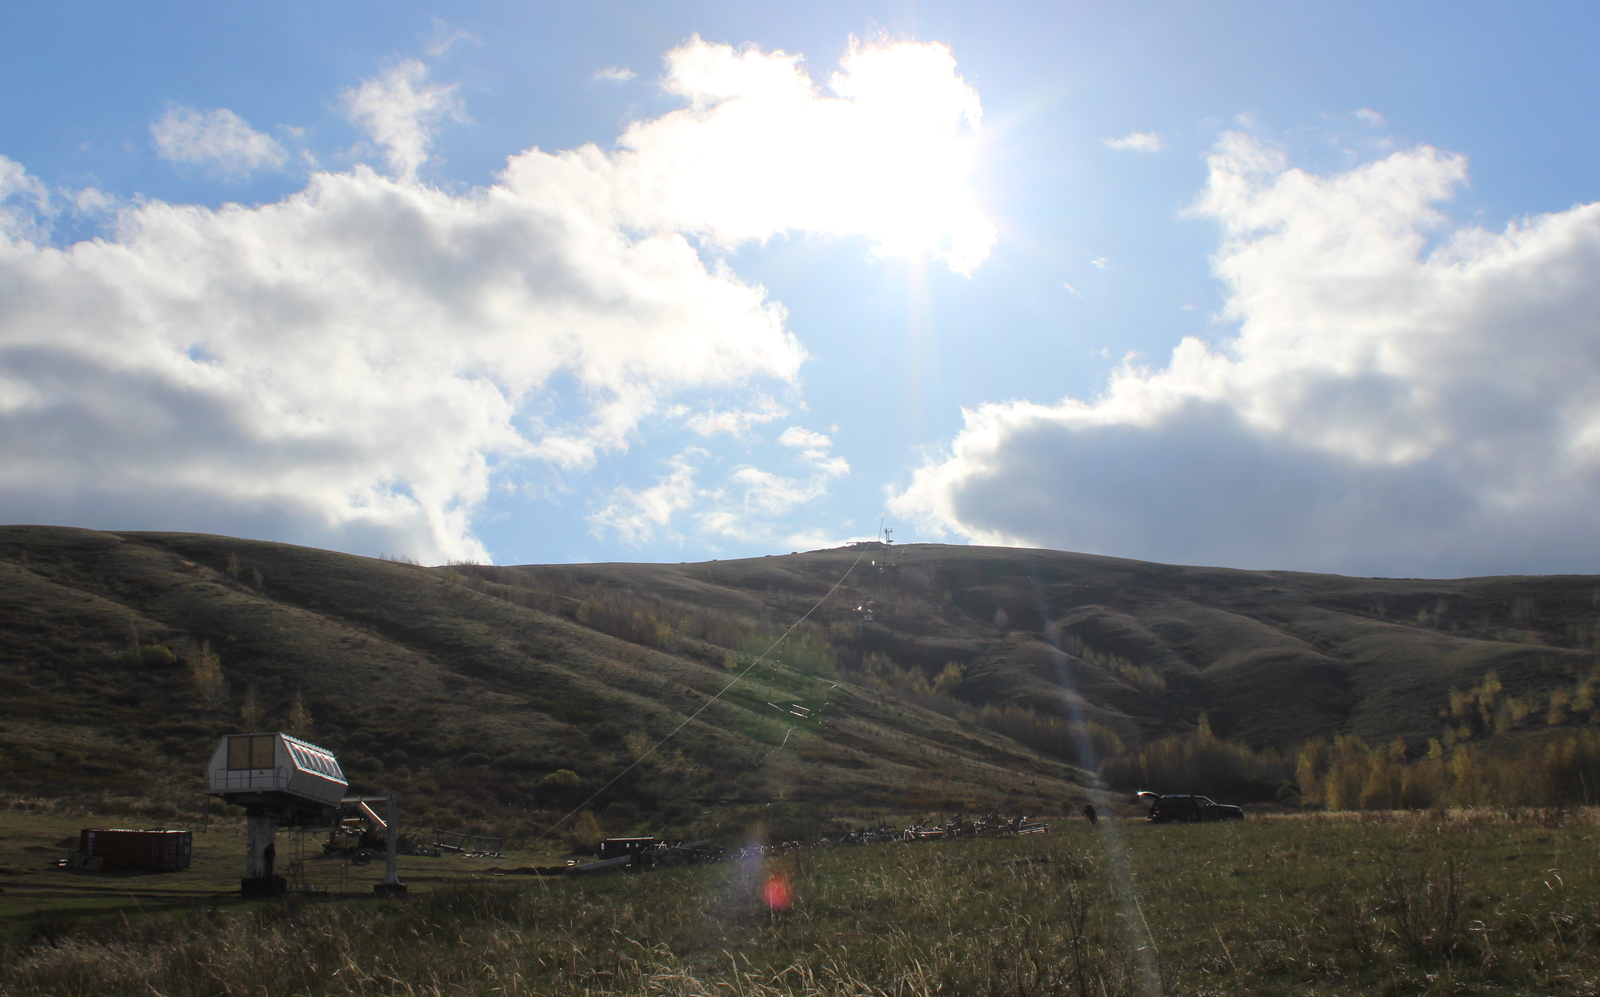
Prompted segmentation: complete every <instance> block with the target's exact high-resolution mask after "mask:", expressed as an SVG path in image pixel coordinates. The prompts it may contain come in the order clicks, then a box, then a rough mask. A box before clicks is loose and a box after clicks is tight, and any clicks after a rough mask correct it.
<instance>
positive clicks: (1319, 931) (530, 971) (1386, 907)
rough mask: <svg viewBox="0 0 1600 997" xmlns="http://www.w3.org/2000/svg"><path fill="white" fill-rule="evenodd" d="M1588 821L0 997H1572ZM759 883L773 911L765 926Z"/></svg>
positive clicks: (182, 952) (666, 880)
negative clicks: (1157, 995) (235, 996)
mask: <svg viewBox="0 0 1600 997" xmlns="http://www.w3.org/2000/svg"><path fill="white" fill-rule="evenodd" d="M1596 821H1597V817H1596V815H1595V814H1594V813H1592V812H1589V813H1583V814H1570V813H1554V812H1551V813H1526V814H1522V815H1512V816H1510V817H1508V816H1507V815H1503V814H1500V815H1497V814H1492V813H1468V814H1461V813H1459V812H1457V813H1452V814H1450V815H1449V816H1448V818H1441V817H1440V816H1439V815H1429V814H1421V815H1374V816H1368V817H1366V818H1364V819H1357V818H1353V817H1352V818H1348V819H1345V818H1320V819H1318V818H1283V819H1263V820H1250V821H1247V822H1245V823H1243V824H1226V825H1198V826H1161V827H1152V826H1148V825H1145V824H1143V823H1138V822H1131V821H1124V822H1116V823H1115V824H1114V825H1113V824H1112V822H1106V821H1103V822H1102V823H1101V825H1100V826H1099V827H1098V828H1090V827H1089V826H1088V825H1087V824H1086V823H1085V822H1083V821H1081V820H1080V821H1076V822H1072V823H1069V824H1058V825H1057V826H1056V827H1054V828H1052V831H1051V833H1050V834H1048V835H1044V836H1030V837H1026V838H1019V839H1011V840H998V841H996V840H980V841H955V842H945V843H919V844H891V845H878V846H869V847H862V848H834V849H819V850H814V851H810V852H804V853H800V854H797V855H789V856H778V857H773V858H768V859H766V860H764V861H762V862H750V863H737V862H733V863H727V864H724V865H719V866H711V867H699V868H688V869H676V870H662V871H657V872H653V873H645V874H637V875H628V874H616V875H612V876H609V877H595V878H592V879H583V880H564V879H563V880H539V881H533V882H516V883H511V882H505V881H499V882H479V883H472V884H466V885H450V884H445V883H439V884H434V885H432V886H431V887H426V888H419V889H417V890H416V891H415V892H414V895H413V897H412V898H411V899H409V900H407V901H404V902H375V901H363V902H344V903H336V902H335V903H306V904H298V903H292V902H291V903H289V904H283V903H274V904H261V905H255V906H238V907H234V908H230V909H225V910H223V911H221V912H218V911H200V912H194V913H189V914H184V915H181V916H176V917H162V918H147V919H143V920H138V919H134V920H130V921H128V922H126V923H121V924H116V925H109V926H107V925H102V926H98V927H95V926H88V927H84V928H82V929H79V930H76V931H73V930H67V929H61V928H56V929H54V930H53V932H52V933H51V934H49V936H48V937H43V936H41V937H39V938H36V939H35V940H34V941H33V942H31V943H30V944H27V945H17V944H14V945H13V947H12V948H11V949H10V950H8V951H6V952H5V953H4V959H3V960H0V961H3V964H4V968H3V969H0V993H5V994H7V995H12V994H15V995H24V994H52V995H59V997H69V995H75V994H96V995H99V994H106V995H118V994H130V995H131V994H150V993H159V994H162V995H166V997H187V995H201V994H205V995H211V994H225V993H247V992H248V993H253V994H263V995H280V994H282V995H289V994H319V995H322V994H326V995H344V994H372V995H378V994H452V995H467V994H484V995H487V994H578V993H588V994H596V995H601V994H646V993H651V994H684V995H688V994H728V995H733V994H760V995H769V994H772V995H775V994H780V993H782V994H815V995H833V994H880V993H882V994H903V995H920V994H935V993H941V994H996V995H998V994H1007V995H1010V994H1015V995H1018V997H1020V995H1023V994H1028V995H1035V994H1063V995H1065V994H1077V993H1083V992H1087V993H1095V994H1106V995H1115V994H1144V993H1150V992H1162V993H1167V994H1174V995H1189V994H1193V995H1201V994H1238V993H1248V994H1268V995H1276V994H1283V995H1288V994H1297V995H1300V994H1328V995H1334V994H1352V995H1354V994H1373V993H1380V994H1440V995H1444V994H1486V995H1487V994H1524V993H1540V994H1574V995H1576V994H1586V993H1592V992H1593V990H1594V988H1595V986H1596V983H1597V980H1600V880H1597V870H1596V854H1597V853H1596V847H1597V845H1600V827H1597V823H1596ZM1119 855H1120V856H1121V857H1120V858H1119ZM1119 870H1125V871H1123V872H1119ZM775 874H776V875H781V876H784V877H786V878H787V880H788V881H789V883H790V884H791V886H792V892H793V903H792V906H790V907H789V908H788V909H787V910H781V911H773V910H770V909H769V908H768V906H767V905H766V904H765V903H764V902H763V889H762V887H763V884H764V882H765V881H766V880H767V878H768V877H770V876H772V875H775ZM1080 984H1081V988H1080ZM1150 986H1154V988H1155V989H1154V990H1152V989H1149V987H1150Z"/></svg>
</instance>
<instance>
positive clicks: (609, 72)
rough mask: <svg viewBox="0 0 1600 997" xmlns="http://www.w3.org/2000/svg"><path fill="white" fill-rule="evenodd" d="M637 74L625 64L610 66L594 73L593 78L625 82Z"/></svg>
mask: <svg viewBox="0 0 1600 997" xmlns="http://www.w3.org/2000/svg"><path fill="white" fill-rule="evenodd" d="M638 75H639V74H638V73H635V72H634V71H633V70H631V69H629V68H628V67H627V66H610V67H607V68H605V69H602V70H600V71H599V72H597V73H595V74H594V78H595V79H597V80H608V81H610V82H612V83H626V82H628V81H629V80H631V79H633V78H634V77H635V76H638Z"/></svg>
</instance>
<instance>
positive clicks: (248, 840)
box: [206, 734, 398, 897]
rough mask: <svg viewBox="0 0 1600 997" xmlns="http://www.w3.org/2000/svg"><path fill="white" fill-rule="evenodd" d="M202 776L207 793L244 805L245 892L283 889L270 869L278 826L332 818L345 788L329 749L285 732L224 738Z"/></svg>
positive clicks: (275, 892)
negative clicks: (203, 776) (204, 776)
mask: <svg viewBox="0 0 1600 997" xmlns="http://www.w3.org/2000/svg"><path fill="white" fill-rule="evenodd" d="M206 781H207V783H208V788H207V795H210V796H220V797H221V798H222V799H223V801H224V802H227V803H231V804H233V805H235V806H240V807H244V811H245V876H244V878H243V879H242V880H240V882H239V889H240V893H241V894H243V895H244V896H246V897H253V896H255V897H259V896H276V895H278V894H280V893H282V892H283V891H284V888H285V881H284V879H283V877H282V876H278V875H276V871H275V868H274V865H275V861H276V857H277V847H276V845H275V844H274V841H273V839H274V838H275V836H276V835H277V832H278V828H280V827H285V826H287V827H320V826H325V825H329V824H334V823H337V821H338V817H339V804H340V801H341V800H343V799H344V794H345V791H346V790H348V789H349V788H350V784H349V783H348V782H347V781H346V780H345V777H344V772H343V770H341V769H340V768H339V761H338V759H336V758H334V757H333V752H331V751H329V750H327V749H326V748H319V747H317V746H316V745H315V744H310V743H308V742H306V741H302V740H300V739H299V738H296V737H290V736H289V735H288V734H231V735H229V736H227V737H224V738H223V739H222V742H221V743H220V744H218V745H217V750H216V751H215V752H213V753H212V755H211V764H209V765H208V766H206ZM391 816H392V815H391ZM392 851H393V849H391V853H392ZM396 882H398V880H397V881H396Z"/></svg>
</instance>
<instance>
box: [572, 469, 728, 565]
mask: <svg viewBox="0 0 1600 997" xmlns="http://www.w3.org/2000/svg"><path fill="white" fill-rule="evenodd" d="M704 456H706V453H705V451H703V450H697V449H694V448H691V449H689V450H686V451H684V452H683V453H681V454H679V455H678V456H676V457H674V458H672V461H671V464H672V471H671V472H670V473H668V474H666V475H665V476H663V477H662V478H660V479H659V480H658V481H657V482H656V483H655V484H654V485H652V486H650V487H649V488H643V489H640V490H638V491H634V490H633V489H631V488H615V489H612V491H611V494H610V495H609V496H608V497H607V499H606V504H605V505H604V506H603V507H601V508H600V509H599V510H598V511H596V512H595V513H594V514H592V515H591V516H590V517H589V523H590V527H591V531H592V532H593V533H594V534H595V535H596V536H604V535H605V534H606V531H608V530H609V531H611V532H613V533H614V534H615V535H616V537H617V539H619V540H621V541H622V542H623V543H625V544H628V545H629V546H631V547H637V546H639V545H641V544H646V543H649V542H650V541H652V540H654V539H655V538H656V532H657V531H658V530H660V531H666V532H667V533H668V534H669V536H675V534H672V532H671V529H670V527H671V523H672V517H673V515H674V514H676V513H679V512H682V511H683V510H685V509H691V508H693V507H694V505H695V502H696V499H697V498H698V497H699V493H698V492H697V490H696V488H695V485H694V475H695V467H694V463H693V461H694V459H695V458H699V457H704Z"/></svg>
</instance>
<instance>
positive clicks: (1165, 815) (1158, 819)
mask: <svg viewBox="0 0 1600 997" xmlns="http://www.w3.org/2000/svg"><path fill="white" fill-rule="evenodd" d="M1139 798H1140V799H1141V800H1144V801H1145V802H1146V803H1148V804H1150V823H1152V824H1165V823H1167V822H1168V821H1174V820H1176V821H1186V822H1194V821H1202V820H1244V811H1243V810H1241V809H1240V808H1238V807H1234V806H1229V805H1228V804H1226V803H1213V802H1212V801H1211V799H1210V798H1209V797H1205V796H1190V795H1189V794H1187V793H1182V794H1173V795H1169V796H1162V795H1160V794H1157V793H1149V792H1145V793H1140V794H1139Z"/></svg>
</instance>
